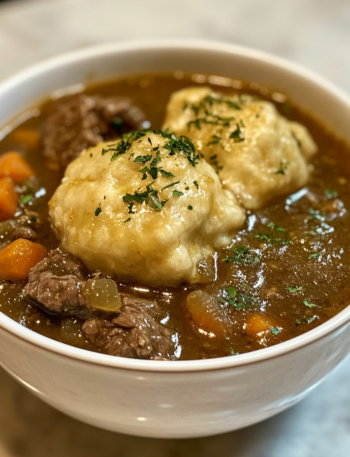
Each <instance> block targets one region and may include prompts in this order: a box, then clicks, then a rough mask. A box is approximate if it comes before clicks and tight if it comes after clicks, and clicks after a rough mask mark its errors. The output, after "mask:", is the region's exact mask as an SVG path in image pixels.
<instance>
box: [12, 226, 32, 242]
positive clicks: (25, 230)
mask: <svg viewBox="0 0 350 457" xmlns="http://www.w3.org/2000/svg"><path fill="white" fill-rule="evenodd" d="M18 238H24V239H26V240H29V241H35V240H36V239H37V238H38V235H37V234H36V233H35V232H34V230H33V229H31V228H30V227H23V226H22V227H17V228H16V229H15V231H14V232H13V234H12V240H18Z"/></svg>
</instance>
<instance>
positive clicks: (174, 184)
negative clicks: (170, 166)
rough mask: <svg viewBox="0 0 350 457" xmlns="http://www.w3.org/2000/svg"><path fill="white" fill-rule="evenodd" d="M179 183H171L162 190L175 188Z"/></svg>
mask: <svg viewBox="0 0 350 457" xmlns="http://www.w3.org/2000/svg"><path fill="white" fill-rule="evenodd" d="M179 182H180V181H176V182H172V183H170V184H168V185H167V186H165V187H163V189H162V190H164V189H168V188H169V187H173V186H176V184H179Z"/></svg>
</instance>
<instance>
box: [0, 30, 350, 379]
mask: <svg viewBox="0 0 350 457" xmlns="http://www.w3.org/2000/svg"><path fill="white" fill-rule="evenodd" d="M166 49H169V50H170V49H172V50H175V49H177V50H193V51H195V50H201V51H209V52H226V53H228V54H234V55H237V56H242V57H248V58H250V59H252V60H260V61H264V62H266V63H268V64H269V65H272V66H276V67H279V68H283V69H284V70H286V71H288V72H289V73H292V74H294V75H295V76H299V77H302V78H303V79H306V80H308V81H309V82H311V83H312V84H313V85H316V86H319V87H320V88H321V89H322V90H324V91H326V92H328V93H330V95H332V96H333V97H335V98H337V99H338V100H339V101H341V102H342V103H343V104H344V103H345V104H346V105H347V107H348V109H349V112H350V98H349V96H348V95H347V94H346V93H345V92H343V91H342V90H341V89H339V88H338V87H337V86H335V85H334V84H333V83H331V82H329V81H328V80H327V79H325V78H323V77H321V76H319V75H317V74H315V73H313V72H312V71H310V70H307V69H305V68H303V67H302V66H299V65H298V64H295V63H293V62H290V61H288V60H286V59H283V58H281V57H277V56H274V55H271V54H268V53H265V52H263V51H258V50H255V49H251V48H248V47H244V46H238V45H235V44H228V43H225V42H220V41H207V40H194V39H176V40H174V39H166V40H163V39H162V40H159V39H158V40H142V41H128V42H121V43H120V42H116V43H106V44H102V45H101V44H100V45H97V46H91V47H88V48H84V49H81V50H76V51H73V52H68V53H64V54H61V55H59V56H57V57H54V58H51V59H47V60H45V61H43V62H41V63H38V64H36V65H33V66H30V67H29V68H28V69H26V70H23V71H21V72H19V73H17V74H16V75H15V76H12V77H11V78H8V79H6V80H5V81H4V82H2V83H1V84H0V99H1V96H2V95H3V94H5V93H6V92H7V91H8V90H11V89H13V88H15V87H16V85H17V84H19V83H21V82H23V81H24V80H26V79H29V78H32V77H37V76H40V75H41V73H45V72H47V71H52V70H54V69H55V68H57V67H60V66H62V65H63V66H64V65H69V64H70V63H73V62H77V61H85V60H89V59H93V58H96V57H98V56H106V57H108V56H109V55H117V54H118V53H122V52H132V51H140V50H145V51H150V52H152V51H160V50H166ZM349 321H350V306H348V307H347V308H344V309H343V310H342V311H341V312H340V313H338V314H337V315H335V316H334V317H332V318H331V319H329V320H328V321H326V322H324V323H323V324H320V325H319V326H318V327H316V328H314V329H312V330H309V331H308V332H306V333H304V334H302V335H300V336H297V337H294V338H292V339H290V340H287V341H285V342H282V343H278V344H276V345H274V346H271V347H268V348H262V349H259V350H256V351H253V352H249V353H244V354H237V355H235V356H231V357H230V356H225V357H218V358H213V359H202V360H179V361H162V360H140V359H128V358H123V357H116V356H112V355H107V354H100V353H96V352H92V351H88V350H86V349H80V348H76V347H73V346H69V345H67V344H64V343H61V342H58V341H55V340H53V339H51V338H48V337H46V336H43V335H41V334H39V333H36V332H35V331H32V330H29V329H28V328H26V327H23V326H22V325H20V324H19V323H17V322H16V321H14V320H12V319H11V318H10V317H8V316H6V315H5V314H4V313H2V312H0V329H1V330H4V331H6V332H7V333H10V334H12V335H13V336H15V337H18V338H20V339H21V340H22V341H24V342H26V343H29V344H30V345H32V346H35V347H36V348H40V349H42V350H46V351H49V352H51V353H55V354H56V355H59V356H63V357H68V358H70V359H75V360H77V361H80V362H83V363H89V364H94V365H102V366H105V367H110V368H116V369H117V368H118V369H123V370H132V371H139V372H162V373H172V374H175V373H184V372H203V371H213V370H215V371H216V370H227V369H234V368H238V367H242V366H245V365H251V364H256V363H261V362H264V361H268V360H270V359H274V358H277V357H281V356H283V355H285V354H288V353H290V352H294V351H297V350H299V349H302V348H303V347H305V346H308V345H311V344H313V343H314V342H316V341H318V340H320V339H321V338H324V337H326V336H328V335H329V334H331V333H333V332H335V331H337V330H339V329H340V328H341V327H343V326H344V325H345V324H347V323H348V322H349Z"/></svg>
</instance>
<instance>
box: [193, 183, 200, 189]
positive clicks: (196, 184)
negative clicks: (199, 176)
mask: <svg viewBox="0 0 350 457" xmlns="http://www.w3.org/2000/svg"><path fill="white" fill-rule="evenodd" d="M193 184H194V185H195V186H196V187H197V189H198V188H199V186H198V182H197V181H193Z"/></svg>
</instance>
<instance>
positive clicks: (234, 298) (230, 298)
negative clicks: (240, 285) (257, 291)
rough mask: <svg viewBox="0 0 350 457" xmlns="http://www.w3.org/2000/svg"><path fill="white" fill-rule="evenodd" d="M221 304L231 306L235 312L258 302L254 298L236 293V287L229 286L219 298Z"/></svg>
mask: <svg viewBox="0 0 350 457" xmlns="http://www.w3.org/2000/svg"><path fill="white" fill-rule="evenodd" d="M220 301H221V303H224V304H228V305H231V306H233V307H234V308H235V309H236V310H237V311H239V310H241V309H244V308H248V307H250V306H252V305H253V304H254V303H256V302H257V301H258V299H257V298H256V297H252V296H251V295H247V294H242V293H240V292H237V289H236V287H234V286H229V287H226V289H224V291H223V295H222V296H221V297H220Z"/></svg>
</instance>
